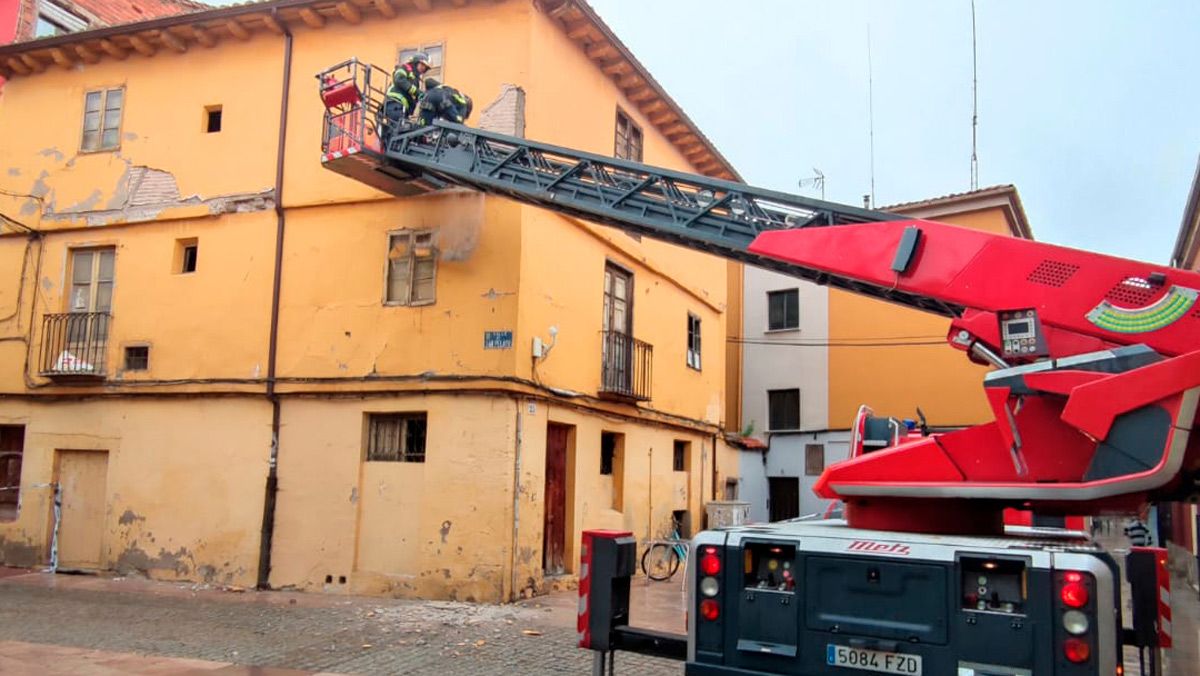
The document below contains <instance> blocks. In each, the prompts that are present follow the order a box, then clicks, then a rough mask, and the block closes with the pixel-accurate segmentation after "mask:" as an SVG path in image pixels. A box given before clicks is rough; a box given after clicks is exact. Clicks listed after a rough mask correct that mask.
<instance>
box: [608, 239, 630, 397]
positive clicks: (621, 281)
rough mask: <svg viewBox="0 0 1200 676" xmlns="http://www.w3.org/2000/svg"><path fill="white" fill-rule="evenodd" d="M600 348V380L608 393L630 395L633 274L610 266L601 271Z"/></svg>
mask: <svg viewBox="0 0 1200 676" xmlns="http://www.w3.org/2000/svg"><path fill="white" fill-rule="evenodd" d="M603 342H604V345H603V347H602V348H601V349H602V350H603V354H602V355H601V358H602V368H601V377H602V378H603V380H604V388H603V389H604V390H605V391H608V392H631V391H632V386H633V273H631V272H629V271H628V270H624V269H622V268H619V267H617V266H616V265H612V264H611V263H610V264H608V265H606V266H605V268H604V341H603Z"/></svg>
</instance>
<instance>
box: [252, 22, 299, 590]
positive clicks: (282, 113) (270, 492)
mask: <svg viewBox="0 0 1200 676" xmlns="http://www.w3.org/2000/svg"><path fill="white" fill-rule="evenodd" d="M271 17H272V18H273V19H275V21H276V23H278V24H279V25H280V26H282V27H283V82H282V92H281V93H280V95H279V96H280V101H279V145H278V148H277V150H276V153H275V277H274V279H273V281H272V284H271V337H270V342H269V344H268V347H267V399H268V400H269V401H270V402H271V456H270V461H269V464H268V469H267V486H266V495H265V497H264V498H263V517H262V534H261V536H260V538H259V549H258V588H259V589H269V588H270V586H271V540H272V539H273V538H274V537H275V497H276V493H278V490H279V475H278V473H277V471H276V470H277V467H278V464H279V419H280V410H279V397H278V396H277V395H276V394H275V358H276V352H277V348H278V344H279V290H280V286H281V284H282V280H283V235H284V229H285V225H286V222H287V221H286V215H285V214H284V210H283V159H284V144H285V142H286V140H287V120H288V94H289V93H290V92H291V88H292V31H291V30H289V29H288V26H287V24H286V23H284V22H283V21H282V20H281V19H280V18H279V10H278V9H272V10H271Z"/></svg>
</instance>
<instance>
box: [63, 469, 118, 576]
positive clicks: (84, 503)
mask: <svg viewBox="0 0 1200 676" xmlns="http://www.w3.org/2000/svg"><path fill="white" fill-rule="evenodd" d="M58 481H59V484H60V485H61V486H62V523H61V524H59V528H58V566H59V568H63V569H67V570H99V569H101V568H103V567H104V566H103V563H104V560H103V550H104V512H105V507H106V505H107V492H108V491H107V486H108V453H107V452H106V451H59V452H58Z"/></svg>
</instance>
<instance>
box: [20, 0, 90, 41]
mask: <svg viewBox="0 0 1200 676" xmlns="http://www.w3.org/2000/svg"><path fill="white" fill-rule="evenodd" d="M37 4H38V14H37V22H36V24H35V25H34V33H33V37H35V38H48V37H53V36H55V35H62V34H64V33H73V32H75V31H81V30H87V27H88V24H87V21H84V20H83V19H81V18H79V17H77V16H75V15H74V14H72V13H71V12H68V11H67V10H66V9H64V8H62V7H59V6H58V5H56V4H54V3H53V2H50V1H49V0H40V2H38V3H37Z"/></svg>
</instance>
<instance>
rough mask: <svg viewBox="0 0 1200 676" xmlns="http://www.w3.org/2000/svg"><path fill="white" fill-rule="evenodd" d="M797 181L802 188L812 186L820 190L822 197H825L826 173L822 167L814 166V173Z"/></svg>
mask: <svg viewBox="0 0 1200 676" xmlns="http://www.w3.org/2000/svg"><path fill="white" fill-rule="evenodd" d="M797 183H798V184H799V186H800V189H801V190H803V189H804V188H805V187H807V186H812V187H813V189H814V190H820V191H821V199H825V173H824V172H822V171H821V170H820V169H818V168H816V167H813V175H812V176H810V177H808V178H802V179H800V180H799V181H798V182H797Z"/></svg>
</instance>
